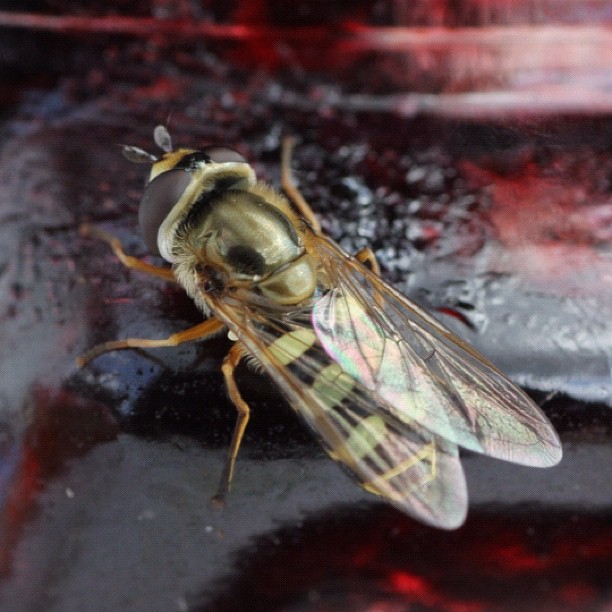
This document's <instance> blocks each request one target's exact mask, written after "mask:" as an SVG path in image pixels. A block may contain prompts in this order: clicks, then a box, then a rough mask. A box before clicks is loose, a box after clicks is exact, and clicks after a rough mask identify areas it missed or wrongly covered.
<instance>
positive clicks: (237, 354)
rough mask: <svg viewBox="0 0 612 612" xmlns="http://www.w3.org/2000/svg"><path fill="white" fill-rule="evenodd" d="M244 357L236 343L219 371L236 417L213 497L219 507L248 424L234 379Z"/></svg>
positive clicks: (245, 404) (246, 405)
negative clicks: (221, 472) (216, 489)
mask: <svg viewBox="0 0 612 612" xmlns="http://www.w3.org/2000/svg"><path fill="white" fill-rule="evenodd" d="M244 356H245V352H244V347H243V346H242V345H241V344H240V343H238V342H236V343H235V344H234V345H233V346H232V348H231V349H230V352H229V353H228V354H227V356H226V357H225V360H224V361H223V366H221V371H222V372H223V376H224V377H225V384H226V386H227V391H228V393H229V396H230V399H231V400H232V402H233V404H234V406H236V410H237V411H238V416H237V418H236V426H235V427H234V435H233V436H232V442H231V444H230V447H229V451H228V455H227V459H226V461H225V467H224V468H223V474H222V475H221V482H220V483H219V489H218V491H217V494H216V495H215V496H214V497H213V501H214V502H215V503H217V504H219V505H222V504H223V501H224V499H225V496H226V495H227V493H228V492H229V490H230V485H231V483H232V477H233V476H234V466H235V465H236V457H237V456H238V450H239V449H240V443H241V442H242V436H243V435H244V430H245V429H246V426H247V423H248V422H249V415H250V412H251V411H250V408H249V405H248V404H247V403H246V402H245V401H244V400H243V399H242V396H241V395H240V391H239V390H238V386H237V385H236V380H235V379H234V370H235V369H236V367H237V366H238V364H239V363H240V361H241V359H242V358H243V357H244Z"/></svg>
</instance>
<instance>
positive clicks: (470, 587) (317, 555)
mask: <svg viewBox="0 0 612 612" xmlns="http://www.w3.org/2000/svg"><path fill="white" fill-rule="evenodd" d="M610 567H612V523H610V521H609V517H605V516H601V517H597V516H590V517H589V516H580V515H578V514H570V513H560V512H555V513H553V512H546V513H544V512H542V513H540V512H537V511H535V510H534V511H532V512H529V513H525V514H510V513H506V514H503V513H499V512H497V513H482V512H478V510H473V511H472V512H470V516H469V517H468V520H467V522H466V523H465V525H464V526H463V527H462V528H460V529H458V530H457V531H453V532H443V531H439V530H434V529H431V528H428V527H425V526H423V525H418V524H416V523H414V522H412V521H411V520H410V519H407V518H406V517H405V516H403V515H401V514H399V513H398V512H395V511H394V510H392V509H389V508H386V507H379V506H376V507H374V508H372V510H371V511H369V512H368V511H355V510H353V511H350V510H347V511H345V512H343V511H338V510H335V511H330V512H329V513H327V514H325V515H323V516H320V517H313V518H311V519H309V520H308V521H306V522H305V523H304V524H301V525H300V526H299V527H297V528H292V527H288V528H286V529H282V530H279V531H278V532H276V533H274V534H271V535H269V536H266V537H265V538H261V540H260V541H259V542H257V543H256V544H255V545H254V546H253V547H252V548H251V549H250V550H246V551H241V552H240V555H239V564H238V567H237V572H236V573H235V574H234V575H233V576H230V577H229V579H228V580H227V582H224V583H222V584H223V585H224V586H223V587H222V589H223V590H222V591H221V592H220V593H218V594H217V596H216V597H215V598H214V599H212V600H211V601H207V603H206V605H204V606H203V607H202V608H201V609H203V610H204V609H205V610H207V612H210V611H216V610H220V611H224V610H237V609H240V608H239V605H240V602H243V604H244V602H246V601H249V602H250V604H249V609H250V610H252V611H253V612H258V611H260V610H270V609H274V610H280V609H282V610H293V609H302V608H301V607H300V604H299V602H303V601H304V600H305V599H309V601H311V603H310V604H309V607H308V608H307V609H308V610H313V611H316V612H318V611H323V610H335V609H341V610H349V609H354V610H386V609H389V610H406V609H427V610H448V611H452V612H480V611H481V610H491V609H496V610H497V609H500V610H501V609H503V610H518V609H520V610H534V611H538V610H555V611H564V610H568V611H570V610H592V609H605V605H607V604H609V603H610V602H612V584H611V583H610V581H609V578H610V571H609V569H610ZM313 594H314V595H316V597H314V596H313ZM312 602H314V603H312Z"/></svg>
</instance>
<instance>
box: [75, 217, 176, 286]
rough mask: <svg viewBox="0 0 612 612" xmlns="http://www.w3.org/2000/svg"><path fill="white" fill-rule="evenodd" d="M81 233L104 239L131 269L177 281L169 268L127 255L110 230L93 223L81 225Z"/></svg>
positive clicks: (120, 259)
mask: <svg viewBox="0 0 612 612" xmlns="http://www.w3.org/2000/svg"><path fill="white" fill-rule="evenodd" d="M81 234H82V235H84V236H93V237H94V238H99V239H100V240H104V242H106V243H107V244H109V245H110V247H111V249H113V253H114V254H115V255H116V256H117V258H118V259H119V261H120V262H121V263H122V264H123V265H124V266H125V267H126V268H130V269H131V270H138V271H139V272H143V273H144V274H149V275H150V276H156V277H157V278H162V279H164V280H165V281H170V282H173V283H176V282H177V281H176V277H175V276H174V272H172V270H170V269H169V268H162V267H160V266H154V265H152V264H149V263H146V262H145V261H141V260H140V259H138V258H137V257H132V256H131V255H127V254H126V252H125V251H124V250H123V247H122V246H121V242H120V241H119V239H118V238H115V236H112V235H111V234H109V233H108V232H105V231H104V230H101V229H99V228H97V227H92V226H91V225H87V224H85V225H82V226H81Z"/></svg>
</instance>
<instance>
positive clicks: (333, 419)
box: [211, 294, 467, 529]
mask: <svg viewBox="0 0 612 612" xmlns="http://www.w3.org/2000/svg"><path fill="white" fill-rule="evenodd" d="M251 297H252V296H251ZM268 306H270V305H269V304H268ZM211 307H212V308H213V311H214V312H215V316H217V317H218V318H219V319H221V320H222V321H223V322H224V323H225V324H226V325H227V326H228V327H229V329H230V330H231V331H232V332H233V333H234V334H235V335H236V337H237V338H239V340H240V341H241V342H242V343H243V344H244V346H246V348H247V349H248V351H249V353H250V354H251V355H253V357H255V359H256V360H257V362H258V363H259V364H261V367H262V368H263V369H264V370H265V371H266V372H267V374H268V375H269V376H270V377H271V378H272V379H273V380H274V381H275V382H276V384H277V385H278V387H279V388H280V390H281V391H282V392H283V393H284V395H285V396H286V397H287V399H288V401H289V403H290V404H291V405H292V407H293V408H294V409H295V410H296V411H297V412H298V413H299V414H300V416H301V417H302V419H303V420H304V421H305V422H306V423H307V424H308V425H309V426H310V428H311V429H312V430H313V431H314V433H315V435H316V436H317V437H318V438H319V440H320V441H321V443H322V445H323V447H324V448H325V450H326V451H327V452H328V453H329V455H330V456H331V457H332V458H333V459H334V460H335V461H338V462H339V463H340V464H341V465H342V466H343V467H345V468H346V469H347V470H348V472H349V473H350V474H351V475H352V476H353V477H354V478H355V479H356V480H357V482H358V483H359V484H360V485H361V486H362V487H364V488H365V489H366V490H368V491H370V492H372V493H375V494H377V495H380V496H382V497H384V498H386V499H387V500H388V501H390V502H391V503H392V504H394V505H395V506H397V507H398V508H400V509H401V510H402V511H404V512H406V513H407V514H409V515H412V516H414V517H415V518H417V519H419V520H421V521H424V522H426V523H429V524H431V525H434V526H436V527H442V528H446V529H453V528H456V527H458V526H459V525H461V524H462V523H463V521H464V519H465V515H466V511H467V489H466V484H465V478H464V474H463V470H462V467H461V464H460V462H459V457H458V449H457V446H456V445H455V444H453V443H451V442H448V441H447V440H444V439H443V438H442V437H440V436H437V435H435V434H433V433H432V432H431V431H429V430H428V429H427V427H425V426H423V425H422V424H420V423H417V422H414V421H410V420H409V419H407V418H405V419H403V420H399V419H397V418H396V417H395V416H394V414H393V410H392V408H393V407H392V406H389V405H387V404H386V403H385V402H384V401H383V400H380V398H377V397H376V396H373V395H372V393H371V392H370V391H369V390H368V389H367V388H366V387H365V386H364V385H363V384H362V383H361V382H360V381H359V380H357V379H356V378H354V377H353V376H351V375H350V374H347V373H346V372H344V371H343V370H342V367H340V366H339V365H338V363H336V362H335V361H334V360H333V359H331V358H330V356H329V355H328V353H327V352H326V351H325V350H324V349H323V347H322V346H321V344H320V342H319V341H318V339H317V336H316V334H315V332H314V330H313V329H312V325H311V317H312V313H311V310H310V309H305V310H303V311H300V312H290V311H286V312H284V313H280V312H279V311H278V310H276V309H275V308H274V307H270V308H265V307H264V306H262V304H253V303H251V302H250V301H249V299H244V300H241V299H240V298H239V297H238V296H237V295H236V294H234V295H233V296H232V299H231V302H227V303H223V302H221V301H219V302H217V303H215V301H214V299H212V298H211Z"/></svg>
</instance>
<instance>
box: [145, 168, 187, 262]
mask: <svg viewBox="0 0 612 612" xmlns="http://www.w3.org/2000/svg"><path fill="white" fill-rule="evenodd" d="M190 182H191V175H190V174H189V172H185V170H176V169H173V170H167V171H166V172H162V173H161V174H160V175H159V176H156V177H155V178H154V179H153V180H152V181H151V182H150V183H149V184H148V185H147V186H146V188H145V190H144V193H143V194H142V200H140V208H139V209H138V224H139V226H140V234H141V235H142V238H143V240H144V241H145V244H146V245H147V248H148V249H149V251H151V253H153V254H154V255H159V254H160V253H159V247H158V246H157V233H158V232H159V228H160V226H161V224H162V223H163V222H164V219H165V218H166V217H167V216H168V215H169V214H170V211H171V210H172V209H173V208H174V205H175V204H176V203H177V202H178V201H179V199H180V197H181V196H182V195H183V193H184V191H185V189H187V186H188V185H189V183H190Z"/></svg>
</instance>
